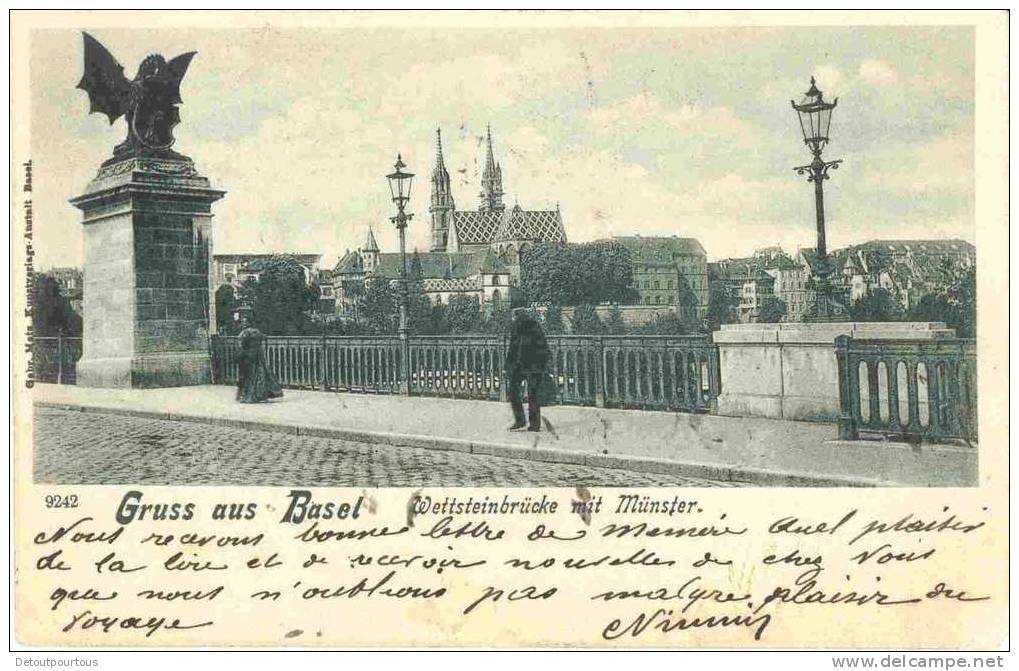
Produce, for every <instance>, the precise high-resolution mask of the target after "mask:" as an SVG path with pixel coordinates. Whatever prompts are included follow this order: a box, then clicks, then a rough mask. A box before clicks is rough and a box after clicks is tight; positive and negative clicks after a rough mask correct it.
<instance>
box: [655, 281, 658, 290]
mask: <svg viewBox="0 0 1019 671" xmlns="http://www.w3.org/2000/svg"><path fill="white" fill-rule="evenodd" d="M657 288H658V280H655V289H657Z"/></svg>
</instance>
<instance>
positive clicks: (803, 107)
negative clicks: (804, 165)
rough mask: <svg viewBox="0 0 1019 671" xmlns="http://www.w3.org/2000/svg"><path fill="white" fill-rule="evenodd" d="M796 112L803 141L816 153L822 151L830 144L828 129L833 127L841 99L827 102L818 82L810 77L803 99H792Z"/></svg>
mask: <svg viewBox="0 0 1019 671" xmlns="http://www.w3.org/2000/svg"><path fill="white" fill-rule="evenodd" d="M790 102H791V103H792V106H793V109H794V110H796V114H797V115H799V117H800V130H802V131H803V141H804V142H805V143H806V144H807V146H808V147H810V149H811V151H813V152H814V153H815V154H817V153H820V152H821V150H822V149H824V146H825V145H826V144H828V130H829V129H830V127H831V115H832V111H833V110H834V109H835V106H836V105H838V104H839V99H838V98H835V100H833V101H832V102H825V100H824V95H823V94H822V93H821V90H820V89H819V88H817V82H815V81H814V78H813V77H811V78H810V89H808V90H807V92H806V93H805V94H804V97H803V100H801V101H800V102H799V104H797V103H796V102H795V101H790Z"/></svg>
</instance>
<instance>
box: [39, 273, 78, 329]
mask: <svg viewBox="0 0 1019 671" xmlns="http://www.w3.org/2000/svg"><path fill="white" fill-rule="evenodd" d="M81 326H82V324H81V316H80V315H79V314H78V313H77V312H75V311H74V308H72V307H71V301H70V299H68V298H67V297H66V296H64V294H63V293H62V292H61V291H60V283H59V282H57V280H56V279H54V278H52V277H50V276H49V275H36V276H35V278H34V280H33V282H32V333H33V335H35V336H39V337H50V336H58V335H65V336H72V337H80V336H81V331H82V328H81Z"/></svg>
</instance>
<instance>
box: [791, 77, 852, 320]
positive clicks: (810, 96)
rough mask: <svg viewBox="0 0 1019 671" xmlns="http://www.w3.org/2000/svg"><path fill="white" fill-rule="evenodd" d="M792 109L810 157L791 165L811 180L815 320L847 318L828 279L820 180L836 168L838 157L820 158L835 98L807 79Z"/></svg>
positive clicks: (836, 100)
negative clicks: (814, 222)
mask: <svg viewBox="0 0 1019 671" xmlns="http://www.w3.org/2000/svg"><path fill="white" fill-rule="evenodd" d="M790 102H791V103H792V106H793V109H794V110H796V114H797V115H798V116H799V118H800V130H802V131H803V142H804V143H805V144H806V145H807V147H808V148H809V149H810V153H811V154H812V155H813V157H814V160H813V161H811V162H810V164H809V165H801V166H797V167H796V168H795V170H796V174H798V175H807V181H808V182H813V183H814V207H815V209H816V212H817V260H816V261H815V268H816V271H817V281H816V285H817V286H816V287H815V292H816V295H817V299H816V304H817V312H816V315H815V319H816V320H817V321H843V320H845V319H847V318H848V316H847V314H846V309H845V306H843V305H842V302H841V301H840V300H838V298H836V296H835V288H834V287H833V286H832V282H831V263H830V260H829V258H828V245H827V242H826V241H825V230H824V186H823V184H824V180H826V179H828V171H829V170H836V169H838V167H839V164H840V163H842V159H837V160H835V161H825V160H824V159H823V158H822V157H821V152H823V151H824V148H825V146H826V145H827V144H828V130H829V128H830V127H831V115H832V112H833V111H834V110H835V106H836V105H838V104H839V99H838V98H835V100H834V101H832V102H830V103H829V102H825V100H824V96H823V94H822V93H821V90H820V89H818V88H817V82H815V81H814V78H813V77H811V78H810V89H808V90H807V92H806V94H804V98H803V100H801V101H800V103H799V104H797V103H796V102H795V101H790Z"/></svg>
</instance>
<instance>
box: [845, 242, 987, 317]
mask: <svg viewBox="0 0 1019 671" xmlns="http://www.w3.org/2000/svg"><path fill="white" fill-rule="evenodd" d="M831 256H832V257H833V258H834V260H835V263H836V266H837V269H838V271H839V272H838V276H839V277H840V281H841V283H842V286H843V288H844V291H845V292H846V293H847V295H848V296H849V300H850V301H855V300H859V299H860V298H862V297H864V296H866V295H867V294H868V293H870V292H872V291H874V290H875V289H879V288H880V289H886V290H887V291H889V292H890V293H891V294H892V295H893V296H894V297H895V299H896V300H897V301H898V302H899V304H900V305H901V306H902V308H903V309H905V310H908V309H910V308H911V307H913V306H915V305H916V304H917V303H918V302H919V301H920V299H921V298H922V297H923V296H925V295H927V294H931V293H936V292H937V291H938V290H939V289H940V288H941V287H944V286H946V285H947V284H949V283H951V281H952V279H953V278H954V277H956V276H957V275H958V274H959V273H961V272H965V271H968V270H970V269H972V268H974V267H976V248H975V247H974V246H973V245H972V244H970V243H968V242H966V241H965V240H956V239H952V240H870V241H868V242H864V243H862V244H859V245H852V246H850V247H846V248H845V249H839V250H835V251H833V252H832V253H831Z"/></svg>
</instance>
